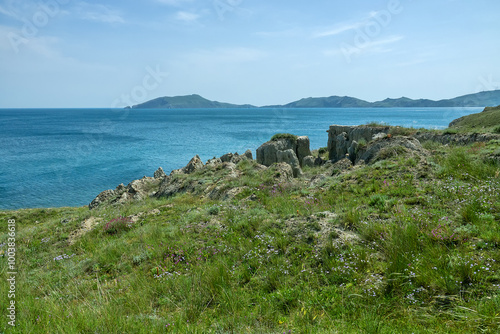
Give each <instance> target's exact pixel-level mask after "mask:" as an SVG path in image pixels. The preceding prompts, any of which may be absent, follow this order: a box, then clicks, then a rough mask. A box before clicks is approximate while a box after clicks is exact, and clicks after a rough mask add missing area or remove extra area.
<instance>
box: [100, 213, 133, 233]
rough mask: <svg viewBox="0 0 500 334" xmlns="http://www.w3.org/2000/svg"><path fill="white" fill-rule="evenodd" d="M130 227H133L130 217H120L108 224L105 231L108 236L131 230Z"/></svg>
mask: <svg viewBox="0 0 500 334" xmlns="http://www.w3.org/2000/svg"><path fill="white" fill-rule="evenodd" d="M130 227H132V221H131V220H130V218H129V217H118V218H115V219H111V220H110V221H109V222H107V223H106V225H104V228H103V231H104V232H105V233H107V234H117V233H119V232H122V231H126V230H128V229H130Z"/></svg>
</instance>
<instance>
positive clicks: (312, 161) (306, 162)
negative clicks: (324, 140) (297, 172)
mask: <svg viewBox="0 0 500 334" xmlns="http://www.w3.org/2000/svg"><path fill="white" fill-rule="evenodd" d="M320 159H321V158H320ZM315 165H316V158H314V157H313V156H312V155H308V156H305V157H304V159H302V167H314V166H315Z"/></svg>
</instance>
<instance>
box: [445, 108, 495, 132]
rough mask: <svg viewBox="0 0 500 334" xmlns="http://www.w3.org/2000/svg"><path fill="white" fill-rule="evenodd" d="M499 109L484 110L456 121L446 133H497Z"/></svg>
mask: <svg viewBox="0 0 500 334" xmlns="http://www.w3.org/2000/svg"><path fill="white" fill-rule="evenodd" d="M499 128H500V108H499V107H495V108H486V109H485V110H484V111H482V112H480V113H477V114H472V115H468V116H465V117H462V118H460V119H458V120H457V121H455V122H454V124H452V127H451V128H450V130H448V131H456V132H460V133H464V132H493V133H499Z"/></svg>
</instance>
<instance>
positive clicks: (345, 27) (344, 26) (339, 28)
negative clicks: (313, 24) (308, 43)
mask: <svg viewBox="0 0 500 334" xmlns="http://www.w3.org/2000/svg"><path fill="white" fill-rule="evenodd" d="M364 24H365V21H360V22H356V23H341V24H338V25H336V26H335V27H334V28H332V29H328V30H325V31H322V32H318V33H316V34H314V36H313V37H314V38H321V37H329V36H335V35H338V34H341V33H343V32H346V31H349V30H355V29H357V28H360V27H362V26H363V25H364Z"/></svg>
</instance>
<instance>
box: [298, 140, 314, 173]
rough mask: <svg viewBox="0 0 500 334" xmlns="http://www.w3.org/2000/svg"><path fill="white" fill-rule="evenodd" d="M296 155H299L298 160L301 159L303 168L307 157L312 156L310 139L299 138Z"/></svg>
mask: <svg viewBox="0 0 500 334" xmlns="http://www.w3.org/2000/svg"><path fill="white" fill-rule="evenodd" d="M295 153H296V154H297V158H298V159H299V163H300V165H301V166H302V164H303V161H302V160H303V159H304V158H305V157H307V156H310V155H312V154H311V149H310V148H309V137H307V136H300V137H298V138H297V148H296V151H295Z"/></svg>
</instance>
